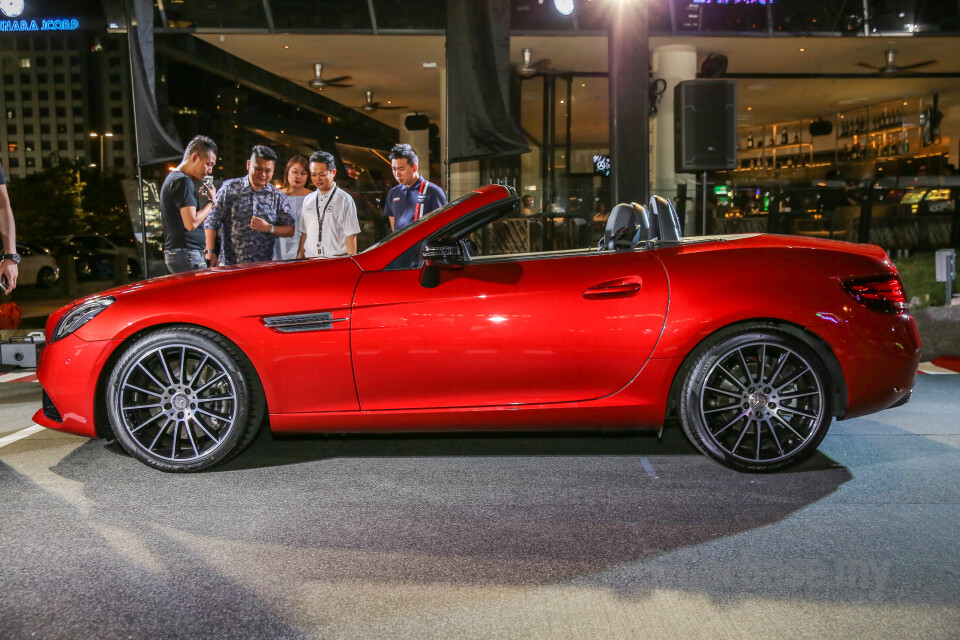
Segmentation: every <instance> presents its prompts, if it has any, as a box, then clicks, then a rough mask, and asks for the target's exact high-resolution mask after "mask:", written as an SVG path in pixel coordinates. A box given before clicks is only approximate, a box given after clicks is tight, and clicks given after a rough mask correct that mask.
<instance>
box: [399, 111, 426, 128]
mask: <svg viewBox="0 0 960 640" xmlns="http://www.w3.org/2000/svg"><path fill="white" fill-rule="evenodd" d="M403 126H405V127H406V128H407V131H423V130H424V129H426V128H427V127H429V126H430V118H428V117H427V116H425V115H423V114H418V115H415V116H407V117H406V119H404V121H403Z"/></svg>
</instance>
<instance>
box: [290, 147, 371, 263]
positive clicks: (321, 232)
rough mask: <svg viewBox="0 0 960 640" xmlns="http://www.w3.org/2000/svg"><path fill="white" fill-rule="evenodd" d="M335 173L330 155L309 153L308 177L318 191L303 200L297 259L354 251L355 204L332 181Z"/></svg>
mask: <svg viewBox="0 0 960 640" xmlns="http://www.w3.org/2000/svg"><path fill="white" fill-rule="evenodd" d="M336 175H337V164H336V161H335V160H334V159H333V155H332V154H330V153H327V152H326V151H317V152H316V153H314V154H313V155H312V156H310V179H311V180H313V184H314V185H315V186H316V187H317V190H316V191H314V192H313V193H311V194H310V195H308V196H307V198H306V199H305V200H304V201H303V210H302V212H301V213H300V221H299V222H298V223H297V230H298V231H300V232H301V233H302V234H303V235H301V236H300V249H299V250H298V251H297V257H298V258H318V257H319V258H334V257H338V256H346V255H351V256H352V255H354V254H355V253H356V252H357V234H359V233H360V222H359V221H358V220H357V205H356V203H354V201H353V198H351V197H350V196H349V195H348V194H347V192H346V191H344V190H343V189H341V188H340V187H338V186H337V184H336V183H335V182H334V181H333V179H334V177H335V176H336Z"/></svg>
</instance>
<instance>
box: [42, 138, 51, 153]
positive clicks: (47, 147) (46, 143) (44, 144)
mask: <svg viewBox="0 0 960 640" xmlns="http://www.w3.org/2000/svg"><path fill="white" fill-rule="evenodd" d="M40 151H50V141H49V140H41V141H40Z"/></svg>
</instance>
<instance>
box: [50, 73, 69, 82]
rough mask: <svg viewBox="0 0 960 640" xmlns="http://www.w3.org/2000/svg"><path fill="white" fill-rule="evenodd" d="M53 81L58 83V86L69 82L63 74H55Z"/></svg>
mask: <svg viewBox="0 0 960 640" xmlns="http://www.w3.org/2000/svg"><path fill="white" fill-rule="evenodd" d="M53 81H54V82H56V83H57V84H63V83H64V82H66V81H67V78H66V76H65V75H63V74H62V73H55V74H53Z"/></svg>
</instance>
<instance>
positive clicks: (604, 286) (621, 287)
mask: <svg viewBox="0 0 960 640" xmlns="http://www.w3.org/2000/svg"><path fill="white" fill-rule="evenodd" d="M641 286H642V282H641V280H640V277H639V276H627V277H625V278H617V279H616V280H607V281H606V282H601V283H599V284H595V285H593V286H592V287H589V288H588V289H587V290H586V291H584V292H583V297H584V298H586V299H587V300H598V299H601V298H626V297H628V296H632V295H636V294H637V293H639V292H640V288H641Z"/></svg>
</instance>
